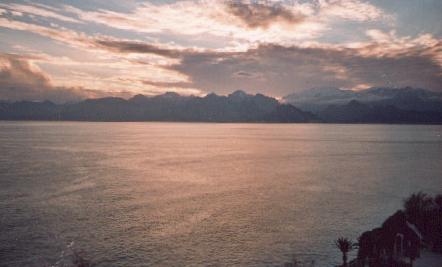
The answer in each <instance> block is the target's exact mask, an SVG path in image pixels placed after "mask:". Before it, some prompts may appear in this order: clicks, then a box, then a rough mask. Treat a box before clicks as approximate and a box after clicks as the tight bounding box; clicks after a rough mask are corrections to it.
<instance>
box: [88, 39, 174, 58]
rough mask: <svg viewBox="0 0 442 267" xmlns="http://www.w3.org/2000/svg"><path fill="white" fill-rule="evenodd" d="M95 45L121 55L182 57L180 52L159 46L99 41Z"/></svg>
mask: <svg viewBox="0 0 442 267" xmlns="http://www.w3.org/2000/svg"><path fill="white" fill-rule="evenodd" d="M93 45H94V46H96V47H99V48H104V49H107V50H110V51H113V52H119V53H146V54H156V55H160V56H166V57H172V58H174V57H179V56H180V52H179V51H178V50H174V49H168V48H161V47H159V46H157V45H152V44H146V43H141V42H133V41H121V40H108V39H97V40H95V41H94V42H93Z"/></svg>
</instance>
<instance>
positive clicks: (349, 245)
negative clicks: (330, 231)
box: [335, 237, 355, 267]
mask: <svg viewBox="0 0 442 267" xmlns="http://www.w3.org/2000/svg"><path fill="white" fill-rule="evenodd" d="M335 245H336V247H337V248H338V249H339V250H340V251H341V252H342V261H343V264H342V266H344V267H346V266H347V253H348V252H350V251H351V250H353V248H354V247H355V244H354V243H353V242H352V241H351V240H350V239H348V238H346V237H340V238H338V239H337V240H336V241H335Z"/></svg>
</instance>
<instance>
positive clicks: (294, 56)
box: [98, 41, 442, 96]
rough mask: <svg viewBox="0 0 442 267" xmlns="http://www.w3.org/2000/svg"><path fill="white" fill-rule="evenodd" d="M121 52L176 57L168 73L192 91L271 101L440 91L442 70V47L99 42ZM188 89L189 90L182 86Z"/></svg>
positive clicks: (440, 45) (441, 45)
mask: <svg viewBox="0 0 442 267" xmlns="http://www.w3.org/2000/svg"><path fill="white" fill-rule="evenodd" d="M98 43H99V44H100V45H101V46H102V47H103V48H104V47H105V48H106V49H108V50H112V51H118V52H121V53H128V52H133V53H153V54H158V55H161V56H166V57H171V58H179V59H180V63H178V64H175V65H172V66H169V67H168V68H169V69H172V70H175V71H178V72H180V73H182V74H185V75H187V76H189V78H190V80H191V81H192V82H193V84H192V86H193V87H195V88H198V89H201V90H205V91H209V92H210V91H214V92H217V93H222V94H225V93H229V92H231V91H233V90H237V89H244V90H248V91H250V92H263V93H267V94H271V95H275V96H282V95H286V94H289V93H291V92H293V91H296V90H301V89H308V88H312V87H324V86H327V87H330V86H332V87H343V88H360V87H363V86H391V87H405V86H414V87H421V88H427V89H431V90H442V76H441V73H442V70H441V67H440V65H439V64H438V63H437V62H436V59H435V58H436V57H437V54H438V53H439V52H440V51H441V48H442V44H441V43H440V42H438V43H437V44H436V45H434V46H432V47H423V48H422V47H421V48H419V47H412V48H404V49H403V50H402V51H400V52H396V53H384V52H382V53H378V54H376V53H367V51H376V50H378V51H386V49H384V48H383V45H382V44H377V43H373V44H370V45H367V46H365V47H360V48H342V47H336V48H333V47H327V46H323V47H321V46H319V47H298V46H281V45H260V46H259V47H257V48H252V49H249V50H247V51H245V52H218V51H213V50H206V51H203V52H200V51H195V50H190V49H187V50H174V49H169V48H161V47H158V46H155V45H152V44H143V43H131V42H126V41H124V42H121V41H112V42H108V41H106V42H103V41H100V42H98ZM186 87H187V86H186Z"/></svg>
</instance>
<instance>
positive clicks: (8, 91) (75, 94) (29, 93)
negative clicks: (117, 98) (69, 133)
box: [0, 54, 115, 103]
mask: <svg viewBox="0 0 442 267" xmlns="http://www.w3.org/2000/svg"><path fill="white" fill-rule="evenodd" d="M114 94H115V93H114ZM106 95H111V93H108V92H100V91H94V90H87V89H85V88H80V87H61V86H54V85H53V84H52V82H51V79H50V78H49V76H48V75H47V74H45V73H44V72H43V71H42V70H41V69H40V68H39V67H38V66H36V65H35V64H32V63H30V61H29V59H28V58H26V57H23V56H19V55H12V54H0V99H1V100H8V101H18V100H31V101H43V100H50V101H53V102H56V103H61V102H67V101H78V100H80V99H84V98H94V97H102V96H106Z"/></svg>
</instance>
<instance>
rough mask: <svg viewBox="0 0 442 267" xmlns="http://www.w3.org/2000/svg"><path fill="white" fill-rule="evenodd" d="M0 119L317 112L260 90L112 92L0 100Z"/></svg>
mask: <svg viewBox="0 0 442 267" xmlns="http://www.w3.org/2000/svg"><path fill="white" fill-rule="evenodd" d="M0 119H1V120H75V121H183V122H186V121H188V122H191V121H194V122H311V121H317V118H316V117H315V116H314V115H313V114H311V113H309V112H304V111H301V110H299V109H297V108H296V107H294V106H292V105H290V104H284V103H280V102H279V101H278V100H276V99H274V98H271V97H268V96H265V95H262V94H256V95H250V94H246V93H245V92H243V91H235V92H233V93H232V94H230V95H228V96H219V95H216V94H213V93H212V94H208V95H207V96H205V97H196V96H181V95H179V94H177V93H172V92H168V93H165V94H162V95H158V96H153V97H148V96H144V95H136V96H134V97H132V98H130V99H128V100H126V99H123V98H116V97H107V98H99V99H87V100H84V101H81V102H78V103H66V104H59V105H58V104H54V103H52V102H49V101H44V102H29V101H20V102H14V103H9V102H0Z"/></svg>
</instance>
